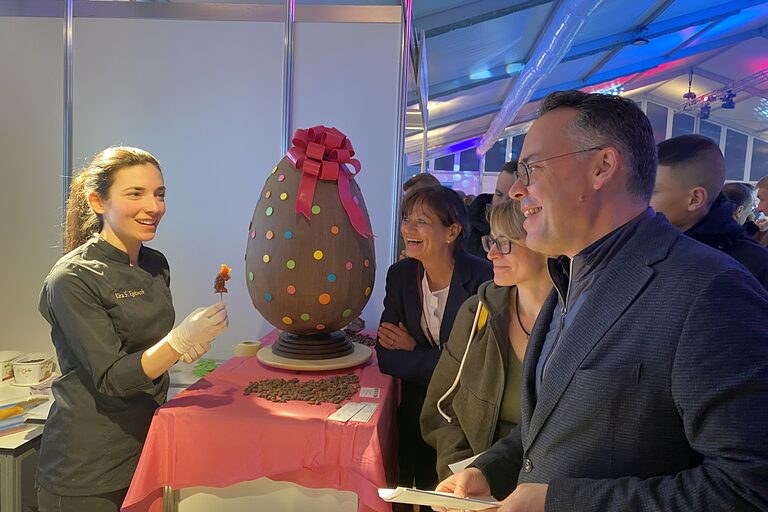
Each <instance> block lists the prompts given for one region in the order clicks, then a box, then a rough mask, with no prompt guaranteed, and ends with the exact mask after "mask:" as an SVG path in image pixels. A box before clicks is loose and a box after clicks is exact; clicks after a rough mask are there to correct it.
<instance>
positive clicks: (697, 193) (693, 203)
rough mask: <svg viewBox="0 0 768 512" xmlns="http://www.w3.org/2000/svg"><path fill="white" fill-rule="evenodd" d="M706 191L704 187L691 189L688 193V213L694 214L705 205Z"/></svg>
mask: <svg viewBox="0 0 768 512" xmlns="http://www.w3.org/2000/svg"><path fill="white" fill-rule="evenodd" d="M707 197H708V194H707V189H705V188H704V187H693V188H692V189H691V191H690V192H689V193H688V211H689V212H694V211H696V210H698V209H700V208H704V207H705V206H706V205H707Z"/></svg>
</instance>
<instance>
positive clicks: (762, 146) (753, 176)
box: [749, 138, 768, 181]
mask: <svg viewBox="0 0 768 512" xmlns="http://www.w3.org/2000/svg"><path fill="white" fill-rule="evenodd" d="M763 176H768V142H765V141H764V140H760V139H757V138H756V139H754V144H753V146H752V169H751V170H750V171H749V179H750V180H752V181H757V180H759V179H760V178H762V177H763Z"/></svg>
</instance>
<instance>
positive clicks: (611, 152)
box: [591, 147, 621, 190]
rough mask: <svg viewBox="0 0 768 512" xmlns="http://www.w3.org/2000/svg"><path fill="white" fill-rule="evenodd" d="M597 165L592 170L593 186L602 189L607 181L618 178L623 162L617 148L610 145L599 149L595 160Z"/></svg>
mask: <svg viewBox="0 0 768 512" xmlns="http://www.w3.org/2000/svg"><path fill="white" fill-rule="evenodd" d="M595 163H596V164H597V167H595V168H594V169H593V170H592V174H591V176H592V187H593V188H594V189H595V190H600V189H601V188H603V187H604V186H605V185H606V184H607V183H609V182H610V181H612V180H615V179H616V175H617V173H618V171H619V166H620V163H621V156H620V155H619V151H618V150H617V149H616V148H612V147H608V148H605V149H601V150H600V151H599V157H598V158H597V159H596V160H595Z"/></svg>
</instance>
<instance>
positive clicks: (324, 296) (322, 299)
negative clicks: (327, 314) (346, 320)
mask: <svg viewBox="0 0 768 512" xmlns="http://www.w3.org/2000/svg"><path fill="white" fill-rule="evenodd" d="M317 302H319V303H320V304H322V305H323V306H325V305H326V304H328V303H329V302H331V296H330V295H329V294H327V293H321V294H320V296H319V297H318V298H317Z"/></svg>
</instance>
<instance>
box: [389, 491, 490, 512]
mask: <svg viewBox="0 0 768 512" xmlns="http://www.w3.org/2000/svg"><path fill="white" fill-rule="evenodd" d="M379 497H380V498H381V499H383V500H384V501H389V502H394V503H407V504H410V505H426V506H428V507H440V508H452V509H460V510H485V509H488V508H497V507H498V506H499V505H501V503H499V502H498V501H496V500H495V499H494V498H493V496H473V497H471V498H459V497H458V496H454V495H453V494H449V493H446V492H437V491H423V490H421V489H409V488H407V487H398V488H397V489H379Z"/></svg>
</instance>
